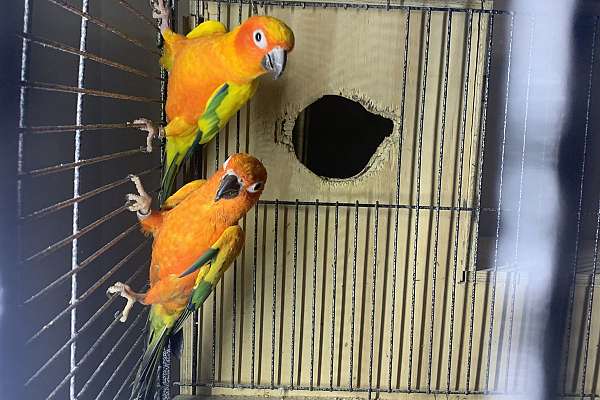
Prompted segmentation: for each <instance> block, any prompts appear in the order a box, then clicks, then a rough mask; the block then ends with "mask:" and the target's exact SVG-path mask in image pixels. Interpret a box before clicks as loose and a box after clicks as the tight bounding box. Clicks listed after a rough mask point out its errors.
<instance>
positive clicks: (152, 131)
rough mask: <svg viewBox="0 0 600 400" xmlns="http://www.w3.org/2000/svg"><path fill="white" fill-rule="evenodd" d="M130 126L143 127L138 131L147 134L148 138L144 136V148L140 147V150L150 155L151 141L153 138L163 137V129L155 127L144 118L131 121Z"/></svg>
mask: <svg viewBox="0 0 600 400" xmlns="http://www.w3.org/2000/svg"><path fill="white" fill-rule="evenodd" d="M132 124H136V125H143V126H140V127H139V129H140V130H141V131H143V132H147V133H148V136H146V147H145V148H144V147H142V148H141V149H142V151H143V152H145V153H152V139H154V138H155V137H157V138H162V137H164V129H163V128H162V127H160V126H156V125H155V124H154V123H153V122H152V121H150V120H149V119H146V118H138V119H136V120H135V121H133V122H132Z"/></svg>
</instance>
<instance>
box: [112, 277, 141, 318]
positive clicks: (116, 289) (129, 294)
mask: <svg viewBox="0 0 600 400" xmlns="http://www.w3.org/2000/svg"><path fill="white" fill-rule="evenodd" d="M106 294H107V296H110V295H113V294H118V295H119V296H121V297H124V298H126V299H127V303H126V304H125V307H123V311H122V312H121V313H120V315H121V318H119V321H121V322H125V321H127V317H128V316H129V311H130V310H131V307H133V304H134V303H135V302H136V301H139V294H138V293H135V292H133V291H132V290H131V288H130V287H129V286H128V285H126V284H124V283H121V282H117V283H115V284H114V285H112V286H111V287H109V288H108V289H107V290H106ZM118 315H119V314H117V315H116V316H118Z"/></svg>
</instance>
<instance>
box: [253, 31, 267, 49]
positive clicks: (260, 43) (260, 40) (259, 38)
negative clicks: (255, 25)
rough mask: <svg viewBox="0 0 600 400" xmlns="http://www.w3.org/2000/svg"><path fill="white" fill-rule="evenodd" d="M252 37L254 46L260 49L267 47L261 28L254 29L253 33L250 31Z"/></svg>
mask: <svg viewBox="0 0 600 400" xmlns="http://www.w3.org/2000/svg"><path fill="white" fill-rule="evenodd" d="M252 39H254V44H255V45H256V47H258V48H261V49H264V48H266V47H267V38H266V36H265V33H264V32H263V31H262V30H260V29H257V30H255V31H254V33H252Z"/></svg>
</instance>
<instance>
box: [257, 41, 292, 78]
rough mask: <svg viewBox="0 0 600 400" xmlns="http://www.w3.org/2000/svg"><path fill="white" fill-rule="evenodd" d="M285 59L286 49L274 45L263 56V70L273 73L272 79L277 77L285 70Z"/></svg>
mask: <svg viewBox="0 0 600 400" xmlns="http://www.w3.org/2000/svg"><path fill="white" fill-rule="evenodd" d="M286 61H287V51H285V50H284V49H282V48H281V47H275V48H273V49H272V50H271V51H270V52H268V53H267V55H265V56H264V57H263V59H262V66H263V68H264V69H265V71H267V72H270V73H272V74H273V79H277V78H279V76H280V75H281V74H282V73H283V70H285V63H286Z"/></svg>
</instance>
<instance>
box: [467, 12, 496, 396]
mask: <svg viewBox="0 0 600 400" xmlns="http://www.w3.org/2000/svg"><path fill="white" fill-rule="evenodd" d="M481 16H482V13H481V12H480V13H479V21H478V32H481ZM478 35H479V33H478ZM487 35H488V43H487V55H486V68H485V85H484V86H485V88H484V91H483V107H482V110H481V112H482V116H481V122H480V134H479V154H478V156H477V162H478V164H479V168H478V171H477V204H476V207H475V229H474V230H475V232H474V235H473V237H474V239H475V241H474V243H473V257H474V263H475V265H474V268H473V271H472V272H473V279H472V280H471V310H470V312H471V315H470V318H469V345H468V350H467V371H466V374H467V377H466V385H465V394H469V393H470V383H471V363H472V356H473V333H474V326H475V294H476V288H477V265H476V263H477V247H478V246H479V222H480V221H479V220H480V216H481V189H482V183H483V162H484V155H485V134H486V130H487V126H486V124H487V107H488V100H489V84H490V66H491V61H492V51H493V44H494V40H493V39H494V14H492V13H490V14H488V33H487Z"/></svg>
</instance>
